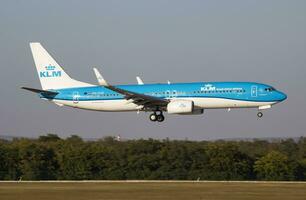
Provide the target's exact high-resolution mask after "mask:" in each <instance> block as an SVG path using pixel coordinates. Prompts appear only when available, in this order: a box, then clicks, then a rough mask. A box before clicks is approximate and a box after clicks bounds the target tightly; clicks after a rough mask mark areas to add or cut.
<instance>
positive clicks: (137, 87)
mask: <svg viewBox="0 0 306 200" xmlns="http://www.w3.org/2000/svg"><path fill="white" fill-rule="evenodd" d="M30 47H31V51H32V55H33V58H34V63H35V65H36V69H37V73H38V77H39V80H40V83H41V87H42V89H35V88H29V87H22V89H25V90H29V91H31V92H34V93H37V94H38V96H39V97H40V98H41V99H44V100H48V101H50V102H53V103H55V104H57V105H59V106H64V105H65V106H70V107H73V108H80V109H87V110H95V111H106V112H123V111H137V112H139V111H145V112H151V114H150V116H149V119H150V120H151V121H153V122H162V121H164V119H165V117H164V115H163V112H168V113H169V114H179V115H200V114H203V112H204V109H228V110H230V109H231V108H257V109H258V113H257V116H258V118H261V117H262V116H263V113H262V112H261V110H265V109H268V108H271V107H272V105H275V104H277V103H279V102H282V101H284V100H285V99H286V98H287V96H286V94H284V93H283V92H281V91H278V90H276V89H275V88H274V87H272V86H269V85H266V84H261V83H255V82H192V83H170V82H169V81H168V83H166V84H161V83H158V84H144V83H143V81H142V80H141V79H140V77H137V78H136V79H137V82H138V84H132V85H112V84H109V83H108V82H107V81H106V80H105V79H104V78H103V76H102V75H101V73H100V72H99V71H98V69H97V68H93V70H94V73H95V75H96V78H97V80H98V85H93V84H89V83H85V82H81V81H77V80H75V79H72V78H70V76H69V75H68V74H67V73H66V72H65V71H64V70H63V68H62V67H61V66H60V65H59V64H58V63H57V62H56V61H55V60H54V59H53V58H52V57H51V56H50V55H49V53H48V52H47V51H46V50H45V49H44V48H43V46H42V45H41V44H40V43H30Z"/></svg>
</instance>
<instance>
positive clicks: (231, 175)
mask: <svg viewBox="0 0 306 200" xmlns="http://www.w3.org/2000/svg"><path fill="white" fill-rule="evenodd" d="M206 152H207V155H208V158H209V170H210V178H211V179H217V180H245V179H252V178H253V174H252V160H251V158H250V157H248V155H246V154H244V153H242V152H240V151H239V149H238V146H237V145H235V144H232V143H230V142H222V143H213V144H210V145H208V146H207V149H206Z"/></svg>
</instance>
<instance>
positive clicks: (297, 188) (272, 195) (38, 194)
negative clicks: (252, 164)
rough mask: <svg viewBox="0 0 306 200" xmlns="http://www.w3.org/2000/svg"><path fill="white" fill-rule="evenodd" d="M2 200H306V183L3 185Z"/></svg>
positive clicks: (74, 183)
mask: <svg viewBox="0 0 306 200" xmlns="http://www.w3.org/2000/svg"><path fill="white" fill-rule="evenodd" d="M0 199H1V200H12V199H14V200H15V199H18V200H35V199H39V200H49V199H50V200H51V199H52V200H60V199H64V200H97V199H99V200H100V199H112V200H114V199H116V200H117V199H131V200H132V199H133V200H138V199H150V200H151V199H153V200H154V199H176V200H180V199H184V200H186V199H189V200H191V199H213V200H223V199H236V200H237V199H238V200H239V199H243V200H250V199H254V200H255V199H256V200H258V199H275V200H280V199H290V200H295V199H303V200H305V199H306V183H237V182H236V183H231V182H230V183H227V182H193V183H192V182H189V183H188V182H148V183H147V182H140V183H137V182H132V183H129V182H115V183H113V182H106V183H105V182H97V183H93V182H89V183H87V182H68V183H62V182H58V183H53V182H52V183H40V182H38V183H33V182H30V183H28V182H19V183H18V182H12V183H3V182H0Z"/></svg>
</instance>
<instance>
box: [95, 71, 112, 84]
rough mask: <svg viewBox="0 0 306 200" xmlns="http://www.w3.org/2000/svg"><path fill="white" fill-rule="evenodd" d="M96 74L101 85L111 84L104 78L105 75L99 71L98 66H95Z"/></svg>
mask: <svg viewBox="0 0 306 200" xmlns="http://www.w3.org/2000/svg"><path fill="white" fill-rule="evenodd" d="M93 70H94V72H95V75H96V77H97V80H98V83H99V85H101V86H109V85H108V83H107V82H106V81H105V79H104V78H103V76H102V75H101V74H100V72H99V71H98V69H97V68H95V67H94V68H93Z"/></svg>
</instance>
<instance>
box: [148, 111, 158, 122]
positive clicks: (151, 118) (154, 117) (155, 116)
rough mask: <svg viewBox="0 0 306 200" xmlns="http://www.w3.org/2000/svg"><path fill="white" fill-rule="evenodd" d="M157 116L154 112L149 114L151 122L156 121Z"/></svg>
mask: <svg viewBox="0 0 306 200" xmlns="http://www.w3.org/2000/svg"><path fill="white" fill-rule="evenodd" d="M157 116H159V115H156V113H152V114H151V115H150V120H151V121H152V122H156V121H157V118H158V117H157Z"/></svg>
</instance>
